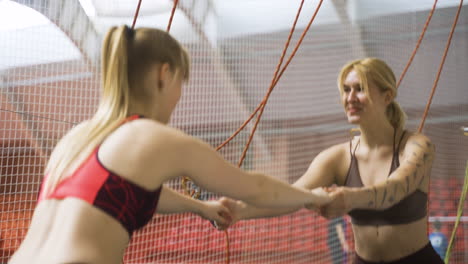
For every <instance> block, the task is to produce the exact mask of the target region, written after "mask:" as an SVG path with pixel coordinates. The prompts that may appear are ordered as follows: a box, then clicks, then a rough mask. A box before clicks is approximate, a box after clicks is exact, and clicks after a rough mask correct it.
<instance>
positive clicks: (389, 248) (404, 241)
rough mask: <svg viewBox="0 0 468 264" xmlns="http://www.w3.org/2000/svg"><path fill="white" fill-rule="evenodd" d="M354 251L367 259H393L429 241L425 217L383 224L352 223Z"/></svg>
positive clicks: (403, 255) (415, 249) (413, 251)
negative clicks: (362, 224) (399, 223)
mask: <svg viewBox="0 0 468 264" xmlns="http://www.w3.org/2000/svg"><path fill="white" fill-rule="evenodd" d="M353 233H354V241H355V248H356V253H357V254H358V255H359V256H360V257H361V258H363V259H365V260H368V261H375V262H378V261H394V260H398V259H400V258H403V257H405V256H408V255H411V254H412V253H415V252H416V251H418V250H419V249H421V248H423V247H424V246H425V245H427V243H429V240H428V237H427V219H426V218H423V219H421V220H418V221H415V222H412V223H409V224H403V225H385V226H359V225H353Z"/></svg>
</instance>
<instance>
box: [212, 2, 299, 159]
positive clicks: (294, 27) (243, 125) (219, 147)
mask: <svg viewBox="0 0 468 264" xmlns="http://www.w3.org/2000/svg"><path fill="white" fill-rule="evenodd" d="M303 5H304V0H302V1H301V5H300V6H299V10H298V11H297V14H296V18H295V19H294V23H293V26H292V28H291V30H290V32H289V36H288V40H287V41H286V44H285V46H284V49H283V53H282V54H281V58H280V61H279V62H278V65H277V66H276V71H275V73H274V75H273V80H275V79H276V77H277V76H278V72H279V69H280V67H281V64H283V60H284V57H285V55H286V51H287V49H288V47H289V43H290V42H291V38H292V35H293V33H294V30H295V29H296V24H297V20H298V19H299V15H300V14H301V11H302V6H303ZM270 89H271V86H270ZM267 95H268V93H267ZM267 95H265V97H264V98H263V99H262V101H261V102H260V104H258V106H257V108H256V109H255V110H254V111H253V113H252V114H251V115H250V116H249V118H247V120H246V121H244V123H243V124H242V125H241V126H240V127H239V128H238V129H237V130H236V131H235V132H234V133H233V134H232V135H231V136H230V137H229V138H228V139H226V140H225V141H224V142H223V143H221V144H220V145H219V146H218V147H217V148H216V150H220V149H221V148H223V147H224V146H225V145H226V144H227V143H229V142H230V141H231V140H232V139H233V138H235V137H236V136H237V134H239V133H240V132H241V131H242V130H243V129H244V128H245V126H246V125H247V124H248V123H249V122H250V121H251V120H252V119H253V118H254V116H255V115H256V114H257V113H258V111H259V110H260V108H262V106H263V104H264V101H265V98H267Z"/></svg>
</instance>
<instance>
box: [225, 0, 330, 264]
mask: <svg viewBox="0 0 468 264" xmlns="http://www.w3.org/2000/svg"><path fill="white" fill-rule="evenodd" d="M322 2H323V0H321V1H320V2H319V4H318V6H317V9H316V10H315V13H314V15H313V16H312V18H311V20H310V22H309V24H308V25H307V27H306V29H305V30H304V32H303V33H302V35H301V37H300V39H299V41H298V43H297V44H296V47H295V48H294V50H293V52H292V53H291V55H290V57H289V59H288V60H287V62H286V64H285V65H284V67H283V68H282V69H281V71H280V68H281V65H282V63H283V61H284V57H285V56H286V51H287V49H288V47H289V44H290V42H291V38H292V35H293V33H294V31H295V28H296V24H297V21H298V19H299V16H300V13H301V11H302V7H303V4H304V0H302V1H301V4H300V6H299V9H298V12H297V14H296V18H295V20H294V23H293V26H292V28H291V30H290V32H289V36H288V39H287V41H286V44H285V47H284V49H283V53H282V54H281V57H280V60H279V62H278V65H277V66H276V70H275V73H274V75H273V79H272V80H271V84H270V87H269V89H268V92H267V94H266V95H265V97H264V98H263V100H262V101H261V102H260V104H259V105H258V106H257V108H256V109H255V111H254V112H253V113H252V114H251V115H250V117H249V118H248V119H247V120H246V121H245V122H244V123H243V124H242V125H241V126H240V127H239V128H238V129H237V130H236V131H235V132H234V133H233V134H232V135H231V136H230V137H229V138H228V139H227V140H226V141H224V142H223V143H222V144H221V145H219V146H218V147H217V148H216V150H220V149H221V148H223V147H224V146H225V145H226V144H227V143H229V142H230V141H231V140H232V139H233V138H234V137H236V136H237V135H238V134H239V133H240V131H241V130H242V129H244V127H245V126H246V125H247V124H248V123H249V122H250V121H251V120H252V119H253V117H254V116H255V114H256V113H257V112H258V111H260V113H259V115H258V116H257V120H256V122H255V125H254V127H253V129H252V131H251V134H250V137H249V140H248V142H247V144H246V146H245V148H244V151H243V153H242V156H241V158H240V160H239V163H238V166H239V167H240V166H242V163H243V161H244V160H245V157H246V155H247V151H248V149H249V146H250V144H251V142H252V140H253V136H254V134H255V132H256V129H257V126H258V124H259V122H260V119H261V117H262V114H263V111H264V109H265V106H266V104H267V102H268V99H269V97H270V94H271V93H272V91H273V89H274V87H275V86H276V84H277V83H278V81H279V80H280V78H281V76H282V75H283V73H284V72H285V71H286V68H287V67H288V65H289V63H290V62H291V60H292V58H293V57H294V55H295V54H296V52H297V50H298V49H299V46H300V45H301V43H302V41H303V39H304V37H305V35H306V34H307V31H308V30H309V28H310V26H311V25H312V22H313V21H314V19H315V17H316V15H317V13H318V10H319V9H320V7H321V5H322ZM225 235H226V243H227V248H226V250H227V259H226V263H229V237H228V232H227V230H225Z"/></svg>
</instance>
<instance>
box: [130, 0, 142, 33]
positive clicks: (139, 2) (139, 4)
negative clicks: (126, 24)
mask: <svg viewBox="0 0 468 264" xmlns="http://www.w3.org/2000/svg"><path fill="white" fill-rule="evenodd" d="M141 1H142V0H139V1H138V5H137V9H136V11H135V16H134V17H133V23H132V29H135V24H136V21H137V18H138V13H140V6H141Z"/></svg>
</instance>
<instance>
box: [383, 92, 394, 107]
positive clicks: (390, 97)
mask: <svg viewBox="0 0 468 264" xmlns="http://www.w3.org/2000/svg"><path fill="white" fill-rule="evenodd" d="M393 99H394V98H393V92H392V91H390V90H386V91H385V103H386V104H387V105H389V104H390V103H391V102H392V101H393Z"/></svg>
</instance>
